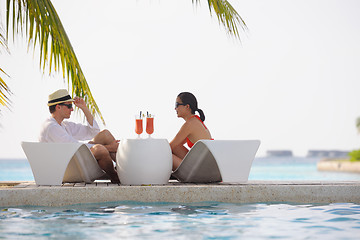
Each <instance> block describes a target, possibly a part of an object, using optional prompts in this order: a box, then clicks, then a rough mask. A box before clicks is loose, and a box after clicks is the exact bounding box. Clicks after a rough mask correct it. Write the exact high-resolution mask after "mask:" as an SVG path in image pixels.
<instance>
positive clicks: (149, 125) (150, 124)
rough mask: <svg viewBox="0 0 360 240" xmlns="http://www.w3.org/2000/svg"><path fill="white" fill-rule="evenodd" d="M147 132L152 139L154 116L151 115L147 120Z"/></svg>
mask: <svg viewBox="0 0 360 240" xmlns="http://www.w3.org/2000/svg"><path fill="white" fill-rule="evenodd" d="M146 132H147V134H149V138H150V137H151V134H153V132H154V115H151V117H147V118H146Z"/></svg>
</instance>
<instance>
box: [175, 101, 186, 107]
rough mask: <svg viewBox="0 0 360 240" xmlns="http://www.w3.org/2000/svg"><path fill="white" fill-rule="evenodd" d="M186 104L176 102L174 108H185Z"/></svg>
mask: <svg viewBox="0 0 360 240" xmlns="http://www.w3.org/2000/svg"><path fill="white" fill-rule="evenodd" d="M186 105H187V104H185V103H178V102H176V103H175V108H178V107H179V106H186Z"/></svg>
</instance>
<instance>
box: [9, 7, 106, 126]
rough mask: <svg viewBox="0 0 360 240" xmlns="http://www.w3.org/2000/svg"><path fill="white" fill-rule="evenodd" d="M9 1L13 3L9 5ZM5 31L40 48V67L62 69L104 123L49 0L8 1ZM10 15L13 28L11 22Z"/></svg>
mask: <svg viewBox="0 0 360 240" xmlns="http://www.w3.org/2000/svg"><path fill="white" fill-rule="evenodd" d="M11 3H12V4H11ZM6 8H7V9H6V10H7V16H6V19H7V34H8V32H9V29H13V34H15V33H16V34H19V33H23V32H25V34H26V36H27V38H28V44H29V47H30V46H31V44H33V46H34V48H35V47H36V46H39V48H40V67H41V68H42V70H43V71H44V72H45V69H46V66H49V72H50V73H51V71H52V70H54V71H55V72H60V71H62V75H63V78H64V79H65V78H66V79H67V84H68V87H69V88H70V86H71V93H72V95H73V96H74V95H75V96H79V97H81V98H84V100H85V102H86V103H87V105H88V106H89V108H90V111H91V112H92V114H93V115H95V116H96V115H97V116H98V117H100V119H101V120H102V121H103V123H105V122H104V119H103V116H102V114H101V112H100V110H99V107H98V106H97V104H96V102H95V99H94V97H93V95H92V93H91V91H90V87H89V85H88V83H87V82H86V79H85V76H84V73H83V72H82V70H81V67H80V64H79V62H78V60H77V57H76V55H75V52H74V50H73V48H72V46H71V43H70V40H69V38H68V36H67V34H66V32H65V29H64V27H63V25H62V23H61V21H60V18H59V16H58V14H57V12H56V10H55V8H54V6H53V5H52V3H51V1H50V0H7V5H6ZM10 13H11V17H12V21H11V22H12V27H10V26H9V23H10Z"/></svg>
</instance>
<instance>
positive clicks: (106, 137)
mask: <svg viewBox="0 0 360 240" xmlns="http://www.w3.org/2000/svg"><path fill="white" fill-rule="evenodd" d="M89 143H92V144H101V145H104V146H105V147H106V149H107V150H108V152H109V153H110V156H111V159H112V160H113V161H114V162H115V161H116V151H117V147H118V145H119V143H118V141H117V140H116V139H115V137H114V136H113V135H112V134H111V132H110V131H109V130H106V129H105V130H103V131H101V132H99V133H98V134H97V135H96V136H95V137H94V138H93V139H92V140H91V141H90V142H89Z"/></svg>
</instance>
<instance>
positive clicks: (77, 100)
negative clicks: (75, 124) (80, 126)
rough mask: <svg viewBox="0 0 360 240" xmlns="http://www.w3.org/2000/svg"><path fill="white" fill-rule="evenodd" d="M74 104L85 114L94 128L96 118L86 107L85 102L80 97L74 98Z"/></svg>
mask: <svg viewBox="0 0 360 240" xmlns="http://www.w3.org/2000/svg"><path fill="white" fill-rule="evenodd" d="M74 104H75V106H77V107H78V108H80V109H81V110H82V111H83V112H84V114H85V117H86V120H87V121H88V123H89V124H90V125H91V126H92V125H93V120H94V117H93V116H92V115H91V113H90V110H89V108H88V107H87V106H86V103H85V100H84V99H82V98H79V97H74Z"/></svg>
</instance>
